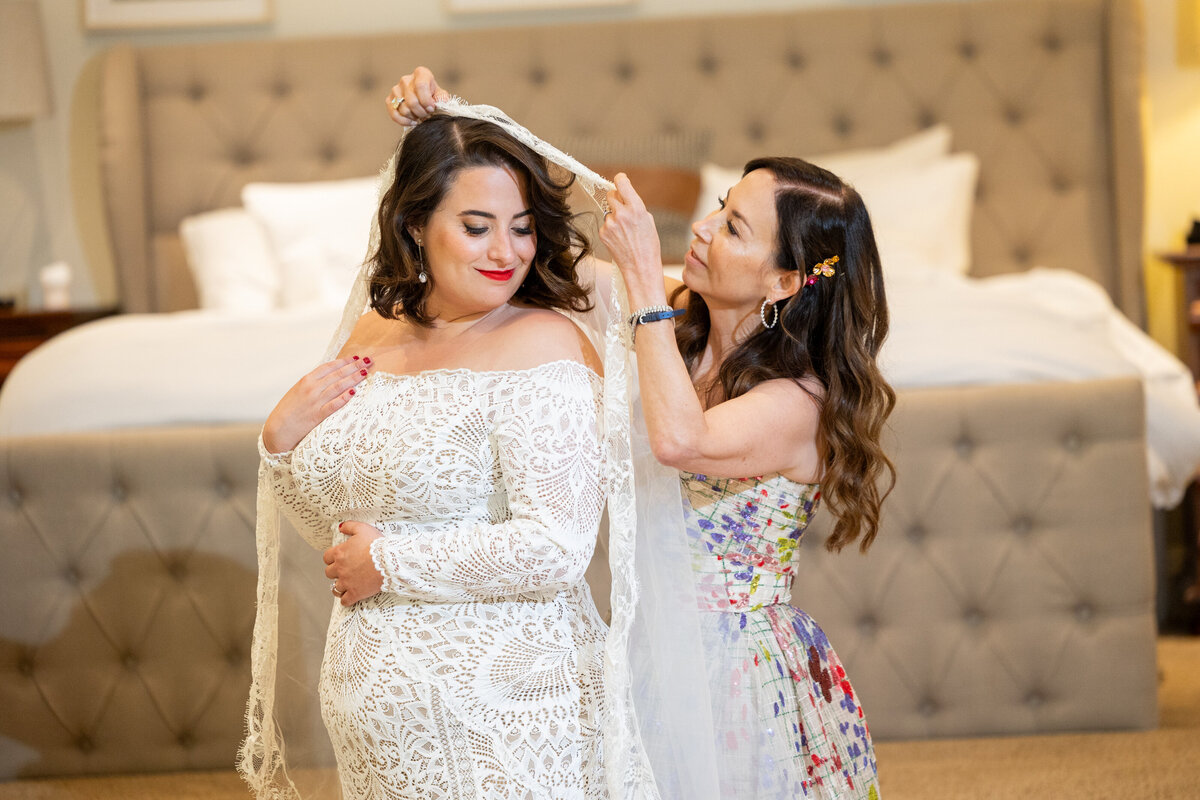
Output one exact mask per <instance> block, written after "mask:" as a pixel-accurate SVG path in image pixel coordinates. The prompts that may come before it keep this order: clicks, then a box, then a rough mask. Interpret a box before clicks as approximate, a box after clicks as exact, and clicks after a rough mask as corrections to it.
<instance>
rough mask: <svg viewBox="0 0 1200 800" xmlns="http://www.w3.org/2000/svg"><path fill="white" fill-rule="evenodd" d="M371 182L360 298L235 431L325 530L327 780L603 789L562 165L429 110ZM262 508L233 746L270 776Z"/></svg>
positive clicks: (365, 787) (580, 341)
mask: <svg viewBox="0 0 1200 800" xmlns="http://www.w3.org/2000/svg"><path fill="white" fill-rule="evenodd" d="M385 189H386V191H385V194H384V195H383V197H382V202H381V205H380V209H379V226H378V227H379V231H378V242H377V246H375V247H374V249H373V256H372V260H371V262H370V264H369V307H368V310H367V312H366V313H365V314H362V315H361V317H358V318H357V319H356V320H352V322H353V327H352V329H351V330H350V331H349V336H348V338H346V339H345V341H344V344H343V345H342V346H341V348H340V352H338V353H337V357H336V358H335V359H333V360H332V361H329V362H328V363H325V364H322V365H320V366H319V367H317V368H316V369H314V370H313V371H312V372H310V373H309V374H308V375H306V376H304V377H303V378H302V379H301V380H300V381H299V382H298V383H297V384H296V385H295V386H294V387H293V388H292V389H291V390H289V391H288V392H287V394H286V395H285V396H284V397H283V399H282V400H280V402H279V404H278V405H277V406H276V407H275V409H274V410H273V411H272V412H271V414H270V417H269V418H268V419H267V422H266V425H265V426H264V428H263V433H262V438H261V440H260V450H261V456H262V470H261V484H262V487H260V492H265V493H266V498H267V499H266V502H265V505H266V508H267V512H268V513H269V512H270V511H271V510H273V508H274V506H278V507H280V508H282V510H283V511H284V512H285V513H286V514H287V515H288V517H289V518H290V519H291V520H292V522H293V523H294V524H295V526H296V527H297V529H298V530H299V531H300V532H301V533H302V535H303V536H304V537H305V539H307V540H308V542H309V543H310V544H311V545H313V546H314V547H315V548H318V549H319V550H323V551H324V561H325V564H326V565H327V566H326V574H327V576H328V577H329V578H331V579H332V584H331V586H330V589H331V591H332V593H333V594H334V595H336V596H337V598H338V602H337V603H335V604H334V607H333V611H332V616H331V619H330V623H329V629H328V635H327V639H326V646H325V656H324V660H323V663H322V666H321V671H320V679H319V695H320V702H321V710H322V717H323V719H324V722H325V727H326V729H327V731H328V734H329V738H330V740H331V741H332V744H333V750H334V754H335V756H336V761H337V768H338V778H339V781H340V784H341V791H342V794H343V796H345V797H347V798H456V799H457V798H545V800H551V798H553V799H554V800H560V799H562V798H579V800H584V799H585V798H600V797H607V791H606V789H605V780H604V769H603V759H602V750H601V745H600V719H599V717H600V711H601V706H602V702H601V691H602V688H601V656H602V651H603V646H604V639H605V626H604V624H603V622H602V621H601V620H600V619H599V616H598V614H597V612H596V609H595V606H594V604H593V602H592V599H591V596H590V594H589V591H588V588H587V585H586V584H585V582H584V577H583V576H584V570H585V569H586V567H587V565H588V562H589V560H590V559H591V556H592V552H593V547H594V545H595V541H596V533H597V527H598V524H599V520H600V515H601V509H602V506H603V503H604V499H605V493H604V479H603V475H604V448H603V446H602V443H601V438H600V433H599V429H598V424H599V423H598V409H599V402H600V397H601V394H600V392H601V385H602V384H601V379H600V376H599V374H598V373H599V372H600V371H601V365H600V361H599V358H598V356H597V353H596V351H595V350H594V349H593V347H592V345H591V344H590V342H589V340H588V338H587V337H586V336H585V335H584V334H583V333H582V331H581V330H580V329H579V328H578V327H577V326H576V325H575V324H574V323H573V322H572V321H571V320H570V319H568V318H567V316H565V315H564V314H562V313H558V312H560V311H563V312H581V311H585V310H586V309H587V308H588V299H587V298H588V294H587V290H586V289H585V288H584V287H582V286H581V285H580V283H579V281H578V279H577V274H576V267H577V264H578V263H579V262H580V261H581V260H582V259H583V258H584V257H586V255H587V254H588V252H589V248H588V245H587V242H586V241H585V240H584V239H583V237H582V236H580V234H579V233H578V232H577V231H576V229H575V228H574V227H573V225H572V222H571V216H570V212H569V211H568V208H567V204H566V192H567V186H565V185H561V184H560V183H557V182H556V181H555V180H554V179H553V178H552V176H551V174H550V173H549V171H548V169H547V165H546V162H545V161H544V160H543V159H542V158H541V157H540V156H538V155H537V154H536V153H534V152H533V151H531V150H530V149H529V148H528V147H526V146H525V145H523V144H522V143H520V142H518V141H516V140H515V139H514V138H512V137H511V136H509V135H507V134H506V133H505V132H504V131H502V130H501V129H500V128H499V127H497V126H496V125H493V124H491V123H489V122H485V121H481V120H477V119H469V118H465V117H461V116H440V115H439V116H437V117H435V118H433V119H431V120H430V121H428V122H427V123H425V124H424V125H422V126H420V127H419V128H416V129H414V130H413V131H411V132H410V133H408V134H407V136H406V137H405V138H404V140H403V142H402V144H401V146H400V149H399V151H398V154H397V157H396V168H395V175H394V177H393V178H391V181H390V184H387V185H386V186H385ZM351 303H352V304H353V300H352V301H351ZM361 308H362V305H361V304H360V305H359V306H358V309H361ZM356 314H357V310H356ZM261 498H262V495H260V502H261ZM262 514H263V512H262V511H261V510H260V525H261V524H262V522H263V520H262ZM261 531H262V529H261V527H260V542H259V548H260V569H261V570H262V574H263V576H266V577H260V581H261V582H262V583H261V584H260V602H259V620H258V623H257V629H256V632H255V634H256V635H255V642H256V645H255V646H256V659H255V663H256V667H255V684H254V687H253V688H252V694H251V699H250V708H249V712H248V724H249V734H248V737H247V740H246V743H245V744H244V745H243V751H242V757H241V761H240V768H241V770H242V772H243V774H244V775H245V776H246V778H247V780H248V781H249V782H250V784H251V786H252V788H254V789H255V790H256V793H257V794H258V796H259V797H280V796H284V797H287V796H295V794H296V791H295V788H294V786H293V785H292V783H291V781H290V780H289V778H288V776H287V773H286V771H285V768H284V765H283V746H282V742H281V741H280V739H279V736H278V735H277V733H276V731H275V729H274V721H273V715H272V710H273V709H272V698H273V694H272V682H273V672H271V671H270V670H269V669H267V668H265V667H262V666H259V665H263V664H266V663H267V662H269V656H270V653H267V652H266V650H264V651H263V652H262V653H259V652H257V651H259V650H261V649H263V648H267V649H269V644H265V643H269V642H271V641H272V634H273V631H272V629H271V626H272V625H273V621H272V616H271V615H272V613H273V611H272V606H271V603H272V601H273V597H272V595H271V587H270V586H269V582H270V577H269V576H270V568H271V563H270V561H271V557H272V553H271V548H272V547H273V546H274V547H276V550H277V542H275V543H273V542H272V539H271V535H270V534H269V533H268V534H267V535H266V536H263V535H262V534H261ZM276 538H277V537H276ZM264 554H265V557H264ZM263 585H267V589H266V590H265V592H264V590H263V588H262V586H263Z"/></svg>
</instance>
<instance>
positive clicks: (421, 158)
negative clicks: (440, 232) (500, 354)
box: [370, 114, 591, 326]
mask: <svg viewBox="0 0 1200 800" xmlns="http://www.w3.org/2000/svg"><path fill="white" fill-rule="evenodd" d="M470 167H500V168H506V169H510V170H512V171H513V172H514V173H516V174H517V175H520V176H522V177H523V178H524V183H525V192H526V194H527V196H528V200H529V206H530V208H531V209H532V210H533V228H534V231H535V232H536V235H537V249H536V252H535V253H534V257H533V264H532V265H531V266H530V269H529V274H527V275H526V276H525V280H524V281H522V282H521V285H520V287H518V289H517V292H516V294H515V295H514V298H515V299H518V300H523V301H525V302H526V303H529V304H530V305H533V306H537V307H539V308H553V309H558V310H561V311H587V310H588V309H590V308H591V303H590V302H589V300H588V291H587V289H586V288H585V287H584V286H581V285H580V284H579V280H578V274H577V267H578V265H579V262H580V261H582V260H583V259H584V258H585V257H586V256H587V255H588V254H589V253H591V245H590V244H589V242H588V240H587V239H586V238H585V237H584V236H583V234H581V233H580V232H579V229H578V228H577V227H576V225H575V221H574V215H573V214H572V212H571V209H570V206H569V205H568V202H567V197H568V193H569V192H570V189H571V183H572V182H573V181H574V178H575V176H574V175H571V174H570V173H567V174H566V177H565V178H564V179H562V180H558V179H556V178H555V174H554V173H552V172H551V168H550V166H549V165H548V164H547V162H546V160H545V159H544V158H542V157H541V156H539V155H538V154H537V153H535V152H533V151H532V150H530V149H529V148H528V147H526V146H525V145H523V144H521V143H520V142H518V141H517V140H516V139H514V138H513V137H511V136H509V135H508V134H507V133H505V132H504V131H503V130H501V129H500V128H499V127H498V126H496V125H493V124H492V123H490V122H485V121H483V120H477V119H470V118H467V117H453V116H449V115H445V114H436V115H434V116H433V117H431V118H430V119H427V120H425V121H424V122H422V123H420V124H419V125H417V126H416V127H415V128H413V129H412V130H411V131H409V133H408V135H407V136H405V137H404V139H403V140H402V141H401V143H400V148H399V150H398V152H397V155H396V177H395V180H393V181H392V185H391V186H389V187H388V189H387V191H386V192H385V193H384V195H383V200H382V201H381V202H380V204H379V248H378V249H377V250H376V251H375V253H373V254H372V264H371V273H370V281H371V285H370V296H371V307H372V308H373V309H374V310H375V311H377V312H378V313H379V314H380V316H383V317H385V318H388V319H395V318H396V317H397V315H399V314H403V315H404V316H405V317H407V318H409V319H411V320H412V321H414V322H416V323H417V324H419V325H423V326H428V325H429V324H430V322H431V321H432V318H431V316H430V315H429V313H428V312H427V311H426V310H425V300H426V298H427V297H428V296H429V293H430V292H431V291H432V290H433V283H434V277H433V276H432V275H428V276H427V280H426V281H425V282H421V280H420V279H419V278H418V275H419V274H420V272H421V269H422V265H421V251H420V249H419V247H418V246H417V243H416V242H415V241H414V240H413V238H412V236H411V235H410V234H409V229H410V228H412V227H418V228H419V227H421V226H423V225H424V224H425V223H426V222H427V221H428V220H429V217H430V215H431V214H433V212H434V210H435V209H437V207H438V205H440V204H441V202H442V199H443V198H444V197H445V196H446V193H447V192H448V191H450V187H451V186H452V185H453V183H454V180H455V178H456V177H457V176H458V173H459V172H461V171H462V170H464V169H468V168H470Z"/></svg>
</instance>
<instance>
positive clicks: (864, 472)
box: [676, 158, 896, 551]
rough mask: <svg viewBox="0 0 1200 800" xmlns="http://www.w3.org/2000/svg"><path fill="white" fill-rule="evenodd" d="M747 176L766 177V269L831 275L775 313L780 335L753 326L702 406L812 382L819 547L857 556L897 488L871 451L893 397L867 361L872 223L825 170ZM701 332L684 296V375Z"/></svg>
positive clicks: (699, 312)
mask: <svg viewBox="0 0 1200 800" xmlns="http://www.w3.org/2000/svg"><path fill="white" fill-rule="evenodd" d="M757 169H765V170H767V171H769V172H770V173H771V174H772V175H774V176H775V182H776V190H775V209H776V215H777V217H778V223H779V235H778V239H777V243H776V266H777V267H778V268H779V269H782V270H801V272H802V274H808V273H810V272H811V270H812V267H813V266H814V265H816V264H819V263H820V262H822V261H824V260H825V259H827V258H829V257H830V256H837V257H838V259H839V260H838V264H837V266H836V270H837V274H836V275H835V276H833V277H822V278H820V279H819V280H817V282H816V283H814V284H812V285H811V286H805V287H804V288H803V289H801V291H799V292H798V293H796V294H795V295H793V296H792V297H790V298H788V299H787V300H786V301H782V302H780V303H778V304H776V308H777V309H778V311H779V324H778V325H775V326H773V327H772V328H769V329H768V328H764V327H762V326H761V325H760V326H759V327H758V329H757V330H756V331H755V332H754V333H753V334H751V335H750V336H749V337H748V338H747V339H746V340H745V341H744V342H742V343H741V344H740V345H738V346H737V347H736V348H735V349H734V350H733V351H732V352H731V353H730V354H729V355H728V356H727V357H726V359H725V361H724V362H723V363H722V364H721V366H720V369H719V370H718V373H717V380H716V381H715V382H714V384H713V385H712V386H710V387H706V388H702V391H706V392H707V396H706V400H707V401H708V405H712V404H714V403H716V402H720V401H721V400H727V399H732V398H734V397H737V396H739V395H742V394H745V393H746V392H748V391H750V389H752V388H754V386H756V385H758V384H759V383H762V382H763V381H767V380H772V379H776V378H790V379H792V380H795V381H799V380H800V379H802V378H804V377H806V376H814V377H816V378H817V379H818V380H819V381H820V382H821V384H822V386H823V387H824V389H825V393H824V397H823V398H820V397H814V400H817V401H818V402H819V403H820V409H821V410H820V423H819V428H818V433H817V448H818V452H819V453H820V454H821V460H822V464H823V471H822V475H821V478H820V482H821V496H822V498H823V499H824V501H825V504H826V505H827V506H828V507H829V509H830V512H831V513H832V514H833V516H834V517H835V518H836V521H835V523H834V528H833V533H832V534H831V535H830V537H829V540H828V541H827V542H826V546H827V547H828V548H829V549H830V550H841V549H842V548H843V547H845V546H846V545H848V544H850V543H852V542H854V541H855V540H856V539H858V538H859V537H860V535H861V537H862V541H861V542H860V545H859V547H860V549H861V550H863V551H865V550H866V549H867V548H868V547H869V546H870V544H871V542H872V541H874V539H875V536H876V534H877V533H878V532H879V509H880V506H881V505H882V503H883V500H884V498H885V497H886V496H887V494H888V493H889V492H890V491H891V489H892V486H893V485H894V484H895V480H896V470H895V467H893V465H892V462H891V460H890V459H888V457H887V455H886V454H885V453H884V451H883V447H882V445H881V443H880V437H881V434H882V432H883V426H884V422H885V421H886V420H887V417H888V415H889V414H890V413H891V412H892V409H893V407H894V406H895V404H896V393H895V392H894V391H893V390H892V387H891V386H889V385H888V382H887V381H886V380H884V377H883V374H882V373H881V372H880V370H879V365H878V363H877V362H876V356H878V354H879V348H880V346H881V345H882V344H883V340H884V338H885V337H886V336H887V331H888V311H887V298H886V296H885V295H884V288H883V273H882V269H881V265H880V261H879V250H878V248H877V247H876V245H875V234H874V231H873V230H872V228H871V219H870V217H869V216H868V214H867V209H866V206H865V205H864V204H863V201H862V197H860V196H859V194H858V192H856V191H855V190H854V189H853V188H851V187H850V186H847V185H846V184H844V183H843V182H842V181H841V180H840V179H839V178H838V177H837V176H836V175H834V174H833V173H832V172H829V171H828V170H824V169H821V168H820V167H817V166H816V165H814V164H810V163H808V162H807V161H803V160H801V159H798V158H758V159H755V160H753V161H751V162H749V163H748V164H746V168H745V170H744V173H743V174H745V173H749V172H753V171H754V170H757ZM708 331H709V317H708V308H707V306H705V304H704V301H703V299H701V298H700V297H699V296H698V295H696V294H695V293H694V292H693V293H692V294H691V296H690V298H689V300H688V309H687V314H686V315H685V316H684V317H683V322H682V323H681V324H680V325H679V326H678V328H677V329H676V340H677V342H678V344H679V349H680V352H681V353H683V357H684V360H685V361H686V362H687V365H688V368H689V369H691V368H693V367H694V366H695V364H696V363H697V362H698V361H699V359H700V357H701V356H702V355H703V353H704V346H705V341H706V339H707V337H708ZM806 391H807V389H806ZM811 394H812V393H811V392H810V395H811ZM756 424H768V425H769V424H770V422H769V421H761V422H757V423H756ZM885 474H886V476H887V477H886V486H883V485H882V484H883V483H884V475H885Z"/></svg>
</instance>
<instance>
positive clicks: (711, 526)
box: [388, 68, 895, 800]
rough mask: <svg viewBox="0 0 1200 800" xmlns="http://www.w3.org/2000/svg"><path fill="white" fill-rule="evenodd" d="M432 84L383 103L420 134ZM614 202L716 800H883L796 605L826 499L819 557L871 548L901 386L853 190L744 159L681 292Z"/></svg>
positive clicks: (421, 81)
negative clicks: (696, 638)
mask: <svg viewBox="0 0 1200 800" xmlns="http://www.w3.org/2000/svg"><path fill="white" fill-rule="evenodd" d="M440 92H441V90H440V89H439V87H438V86H437V83H436V80H435V79H434V76H433V75H432V74H431V73H430V72H429V71H428V70H426V69H424V68H418V69H417V70H415V71H414V72H413V74H411V75H408V76H405V77H404V78H403V79H402V80H401V81H400V83H399V84H397V85H396V87H394V88H393V90H392V94H391V95H390V96H389V98H388V104H389V109H390V113H391V115H392V117H393V119H395V120H396V121H397V122H399V123H400V124H403V125H408V126H411V125H415V124H417V123H418V122H420V121H421V120H423V119H425V118H427V117H428V115H429V114H430V112H431V111H432V110H433V109H434V108H435V107H436V102H437V99H438V97H439V93H440ZM608 202H609V209H610V213H607V214H606V215H605V217H606V218H605V223H604V225H603V227H602V228H601V230H600V238H601V239H602V241H603V242H604V243H605V245H606V246H607V247H608V248H609V251H610V253H612V255H613V259H614V261H615V262H616V264H617V267H618V268H619V269H620V271H621V274H622V277H623V278H624V281H625V286H626V289H627V292H628V298H629V305H630V308H631V309H633V310H634V311H633V314H632V317H631V319H630V324H631V325H632V326H633V327H634V336H635V339H634V341H635V346H636V351H637V357H638V375H639V389H640V396H641V408H642V413H643V414H644V415H645V422H646V427H647V430H648V432H649V437H650V442H651V447H652V448H653V452H654V455H655V457H656V458H657V459H658V460H659V461H660V462H661V463H663V464H665V465H668V466H671V467H674V468H676V469H677V470H679V479H680V481H681V484H682V492H683V500H684V502H683V508H682V513H683V515H684V517H685V526H686V530H687V534H688V536H689V540H690V542H691V553H692V555H691V560H692V567H693V570H694V573H695V580H696V585H697V588H698V594H699V597H698V602H699V604H700V608H701V614H700V620H701V624H700V628H701V637H702V639H703V642H704V649H705V653H706V658H705V662H706V663H705V667H706V671H707V675H708V682H709V690H710V701H709V702H710V703H711V706H712V721H713V725H714V726H715V728H716V731H715V751H716V762H717V763H716V767H717V769H716V772H717V776H718V781H719V784H720V796H721V797H723V798H739V800H741V799H742V798H792V797H820V798H877V797H878V796H879V789H878V779H877V773H876V764H875V757H874V751H873V748H872V744H871V737H870V733H869V731H868V728H867V724H866V720H865V717H864V714H863V710H862V706H861V705H860V703H859V702H858V698H857V696H856V695H855V694H854V690H853V688H852V687H851V685H850V683H849V681H848V680H847V677H846V672H845V669H844V668H843V667H842V664H841V662H840V660H839V659H838V658H837V655H836V654H835V653H834V651H833V649H832V648H831V647H830V645H829V641H828V639H827V638H826V636H825V634H824V632H823V631H822V630H821V628H820V627H819V626H818V625H817V624H816V622H814V621H813V620H812V619H811V618H810V617H809V616H808V615H806V614H805V613H804V612H802V611H800V610H799V609H796V608H794V607H792V606H791V605H790V604H789V603H788V599H789V597H790V590H791V583H792V580H793V576H794V560H795V553H796V546H797V544H798V543H799V540H800V537H801V536H802V534H803V532H804V530H805V528H806V527H807V525H808V523H809V521H810V519H811V518H812V516H813V514H814V513H815V512H816V509H817V505H818V501H819V500H821V499H824V503H825V505H826V506H827V507H828V509H829V511H830V513H831V514H832V515H833V516H834V518H835V523H834V529H833V534H832V536H831V537H830V539H829V541H828V546H829V548H830V549H833V550H840V549H841V548H842V547H844V546H846V545H847V544H851V543H853V542H854V541H856V540H859V539H860V537H861V548H862V549H863V550H865V549H866V548H867V547H868V546H869V545H870V543H871V541H872V540H873V539H874V537H875V535H876V533H877V531H878V527H879V509H880V505H881V503H882V500H883V497H884V496H885V495H886V489H885V490H883V491H881V490H880V488H879V484H880V482H881V479H891V478H893V476H894V470H893V468H892V465H891V462H890V461H889V460H888V458H887V457H886V455H885V454H884V453H883V450H882V448H881V446H880V434H881V431H882V428H883V424H884V422H885V420H886V418H887V416H888V415H889V414H890V412H891V410H892V407H893V406H894V404H895V394H894V392H893V391H892V389H891V387H890V386H888V384H887V382H886V381H885V380H884V378H883V376H882V374H881V373H880V370H879V367H878V364H877V362H876V357H877V355H878V352H879V349H880V346H881V345H882V343H883V340H884V337H885V336H886V335H887V328H888V314H887V303H886V299H885V296H884V284H883V276H882V272H881V266H880V260H879V253H878V250H877V248H876V245H875V238H874V233H873V231H872V228H871V222H870V218H869V216H868V214H867V210H866V207H865V206H864V204H863V201H862V198H861V197H860V196H859V195H858V193H857V192H855V191H854V189H852V188H851V187H849V186H847V185H846V184H844V183H843V182H842V181H841V180H839V179H838V178H837V176H835V175H833V174H832V173H830V172H828V171H826V170H823V169H821V168H819V167H816V166H814V165H812V164H809V163H807V162H805V161H802V160H800V159H795V158H763V159H755V160H753V161H751V162H750V163H748V164H747V165H746V167H745V171H744V175H743V178H742V180H741V181H740V182H739V183H738V184H737V185H736V186H734V187H733V188H732V189H731V190H730V192H729V195H728V196H727V197H725V198H719V199H718V203H719V208H717V209H716V210H714V211H713V212H712V213H711V214H709V215H708V216H707V217H706V218H705V219H704V220H703V221H701V222H699V223H697V224H695V225H694V226H693V234H694V239H693V240H692V244H691V247H690V249H689V250H688V253H687V254H686V256H685V258H684V271H683V285H679V284H677V283H676V284H675V285H674V286H668V285H666V284H669V283H674V282H670V281H667V282H666V283H664V278H663V271H662V259H661V254H660V252H659V241H658V237H657V235H656V232H655V228H654V221H653V218H652V217H651V215H650V214H649V213H648V212H647V211H646V208H645V205H644V204H643V203H642V201H641V199H640V198H639V197H638V194H637V192H636V190H635V189H634V188H633V186H632V185H631V184H630V182H629V181H628V179H626V178H625V176H623V175H618V176H617V179H616V190H615V191H613V192H610V193H609V195H608ZM668 293H669V294H670V302H668ZM670 320H676V322H675V324H674V325H671V324H668V321H670ZM643 734H644V735H645V736H647V737H652V736H653V735H654V733H653V731H652V730H648V729H646V728H644V729H643Z"/></svg>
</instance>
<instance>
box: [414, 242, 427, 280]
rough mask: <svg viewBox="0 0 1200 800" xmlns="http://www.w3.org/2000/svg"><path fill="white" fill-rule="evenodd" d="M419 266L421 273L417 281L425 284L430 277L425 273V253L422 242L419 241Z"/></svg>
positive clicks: (418, 274)
mask: <svg viewBox="0 0 1200 800" xmlns="http://www.w3.org/2000/svg"><path fill="white" fill-rule="evenodd" d="M417 265H418V266H419V267H420V268H421V271H420V272H418V273H417V280H419V281H420V282H421V283H425V282H427V281H428V280H429V276H428V275H427V274H426V273H425V251H424V250H422V249H421V240H420V239H417Z"/></svg>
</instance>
